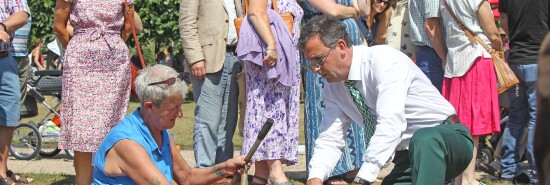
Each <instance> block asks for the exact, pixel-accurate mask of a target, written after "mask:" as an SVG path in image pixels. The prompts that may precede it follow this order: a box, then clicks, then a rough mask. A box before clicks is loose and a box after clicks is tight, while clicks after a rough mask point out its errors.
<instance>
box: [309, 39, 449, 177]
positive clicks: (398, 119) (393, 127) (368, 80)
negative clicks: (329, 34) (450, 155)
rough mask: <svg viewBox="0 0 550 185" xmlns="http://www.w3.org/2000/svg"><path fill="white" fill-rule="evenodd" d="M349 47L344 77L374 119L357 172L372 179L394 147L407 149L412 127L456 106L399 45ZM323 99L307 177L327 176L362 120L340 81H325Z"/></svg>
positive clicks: (439, 118) (436, 120)
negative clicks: (352, 127)
mask: <svg viewBox="0 0 550 185" xmlns="http://www.w3.org/2000/svg"><path fill="white" fill-rule="evenodd" d="M352 49H353V57H352V64H351V69H350V72H349V76H348V80H355V81H357V83H356V87H357V89H358V90H359V92H360V93H361V96H362V98H363V101H364V102H365V104H366V105H367V106H368V107H369V110H370V112H371V113H372V115H373V116H374V117H375V118H376V122H377V123H376V131H375V132H374V135H373V136H372V138H371V140H370V144H369V146H368V147H367V149H366V152H365V154H364V156H363V161H364V163H363V165H362V166H361V169H360V170H359V173H358V174H357V176H358V177H361V178H362V179H365V180H368V181H370V182H373V181H374V180H375V179H376V177H377V175H378V173H379V172H380V168H382V166H383V165H384V164H385V163H386V162H387V161H388V160H389V159H390V158H391V156H392V155H393V154H394V152H395V151H400V150H405V149H408V145H409V141H410V139H411V137H412V135H413V133H414V132H415V131H416V130H418V129H421V128H426V127H434V126H436V125H440V124H441V123H443V121H445V119H447V117H449V116H450V115H452V114H455V109H454V108H453V106H452V105H451V104H450V103H449V102H448V101H447V100H445V99H444V98H443V96H441V94H440V93H439V91H437V89H436V88H435V87H434V86H433V85H432V83H431V82H430V80H429V79H428V78H427V77H426V75H424V73H422V71H420V69H419V68H418V67H417V66H416V65H415V64H414V63H413V62H412V61H411V60H410V59H409V57H407V56H406V55H405V54H403V53H401V52H400V51H399V50H396V49H394V48H392V47H389V46H386V45H380V46H374V47H366V46H353V48H352ZM323 98H324V103H325V110H324V118H323V122H322V123H321V126H320V129H321V130H320V134H319V137H318V138H317V140H316V145H315V148H314V153H313V157H312V158H311V162H310V163H309V166H308V168H309V175H308V179H312V178H320V179H321V180H323V181H325V180H326V179H327V178H329V177H330V174H331V173H332V171H333V170H334V167H335V166H336V163H337V162H338V160H339V159H340V157H341V155H342V149H343V147H344V145H345V134H346V130H347V129H348V128H349V126H350V124H351V122H352V120H353V121H355V122H357V123H363V118H362V116H361V113H360V112H359V110H358V109H357V106H356V105H355V103H354V102H353V99H352V97H351V95H350V92H349V89H348V88H347V87H346V85H345V84H344V82H336V83H329V84H328V85H327V86H325V88H324V97H323Z"/></svg>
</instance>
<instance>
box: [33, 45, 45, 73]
mask: <svg viewBox="0 0 550 185" xmlns="http://www.w3.org/2000/svg"><path fill="white" fill-rule="evenodd" d="M32 61H33V62H34V65H36V67H37V68H38V69H39V70H44V66H42V64H41V63H40V47H36V48H35V49H34V50H32Z"/></svg>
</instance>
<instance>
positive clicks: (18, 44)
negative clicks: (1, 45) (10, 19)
mask: <svg viewBox="0 0 550 185" xmlns="http://www.w3.org/2000/svg"><path fill="white" fill-rule="evenodd" d="M30 32H31V18H29V21H28V22H27V24H25V26H23V27H21V28H19V29H18V30H16V31H15V36H14V37H13V41H11V47H10V53H11V55H13V56H15V57H24V56H27V54H28V53H29V51H28V48H27V40H28V39H29V33H30Z"/></svg>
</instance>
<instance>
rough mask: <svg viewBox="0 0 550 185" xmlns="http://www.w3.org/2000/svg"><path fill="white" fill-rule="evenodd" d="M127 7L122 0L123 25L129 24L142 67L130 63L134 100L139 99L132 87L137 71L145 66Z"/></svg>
mask: <svg viewBox="0 0 550 185" xmlns="http://www.w3.org/2000/svg"><path fill="white" fill-rule="evenodd" d="M129 5H130V3H128V1H126V0H124V7H125V8H123V11H124V22H125V23H126V22H128V23H130V26H131V28H132V36H133V37H134V42H135V43H136V50H137V52H138V55H139V60H140V62H141V67H142V68H140V67H139V66H136V65H135V64H134V63H131V62H130V73H131V74H132V82H131V83H132V86H131V91H130V93H131V95H132V96H134V97H135V98H136V99H139V98H138V96H137V93H136V86H135V85H134V82H135V81H136V78H137V76H138V73H139V70H141V69H144V68H146V67H147V64H145V60H144V59H143V54H142V53H141V47H140V46H139V42H138V38H137V36H136V31H135V30H134V21H133V16H132V15H130V11H128V9H129Z"/></svg>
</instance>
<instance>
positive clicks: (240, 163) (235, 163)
mask: <svg viewBox="0 0 550 185" xmlns="http://www.w3.org/2000/svg"><path fill="white" fill-rule="evenodd" d="M244 158H245V156H239V157H235V158H233V159H229V160H227V161H226V165H227V168H226V169H225V171H226V173H227V175H229V176H231V175H234V174H236V173H239V174H240V173H242V172H243V170H244V166H245V165H246V162H245V161H244Z"/></svg>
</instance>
